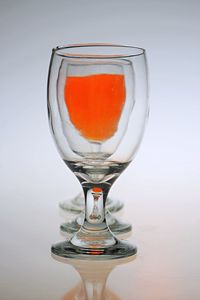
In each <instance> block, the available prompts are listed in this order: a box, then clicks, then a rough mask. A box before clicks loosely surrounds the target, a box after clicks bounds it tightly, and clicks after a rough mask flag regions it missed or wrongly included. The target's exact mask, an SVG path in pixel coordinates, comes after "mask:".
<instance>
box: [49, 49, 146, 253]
mask: <svg viewBox="0 0 200 300" xmlns="http://www.w3.org/2000/svg"><path fill="white" fill-rule="evenodd" d="M147 85H148V83H147V65H146V57H145V50H144V49H142V48H138V47H132V46H124V45H113V44H81V45H71V46H63V47H57V48H55V49H53V52H52V56H51V61H50V68H49V76H48V113H49V122H50V127H51V130H52V133H53V137H54V140H55V143H56V145H57V147H58V150H59V152H60V155H61V157H62V159H63V160H64V162H65V163H66V165H67V166H68V167H69V168H70V169H71V170H72V172H73V173H74V174H75V175H76V177H77V178H78V180H79V181H80V183H81V185H82V188H83V192H84V195H85V216H84V222H83V225H82V226H81V228H80V230H79V231H78V232H77V233H76V234H75V235H74V236H73V237H72V238H71V240H70V241H64V242H61V243H58V244H55V245H53V246H52V252H53V253H54V254H56V255H58V256H63V257H75V258H81V259H84V258H86V259H88V258H90V259H91V258H93V259H97V258H98V259H110V258H119V257H125V256H130V255H133V254H135V253H136V251H137V250H136V247H135V246H133V245H130V244H128V243H125V242H121V241H119V240H118V239H117V238H116V237H115V236H114V235H113V234H112V232H111V231H110V230H109V228H108V226H107V224H106V218H105V215H106V214H105V204H106V199H107V195H108V192H109V190H110V188H111V186H112V184H113V183H114V181H115V180H116V179H117V178H118V177H119V175H120V174H121V173H122V172H123V171H124V170H125V168H126V167H127V166H128V165H129V163H130V162H131V161H132V160H133V158H134V155H135V153H136V151H137V149H138V147H139V145H140V142H141V139H142V136H143V132H144V128H145V124H146V120H147V117H148V112H149V108H148V100H147V87H148V86H147Z"/></svg>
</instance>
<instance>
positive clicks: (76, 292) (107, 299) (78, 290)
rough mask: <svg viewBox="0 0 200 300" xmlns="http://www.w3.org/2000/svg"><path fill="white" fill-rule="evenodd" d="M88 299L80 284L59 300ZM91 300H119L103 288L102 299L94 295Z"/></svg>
mask: <svg viewBox="0 0 200 300" xmlns="http://www.w3.org/2000/svg"><path fill="white" fill-rule="evenodd" d="M89 299H90V298H85V288H84V285H83V284H82V283H80V284H78V285H77V286H75V287H74V288H73V289H71V290H70V291H69V292H67V293H66V294H65V295H64V296H63V297H62V298H61V300H89ZM92 299H93V300H97V299H100V300H121V299H120V298H119V297H118V296H117V295H116V294H115V293H114V292H113V291H112V290H110V289H109V288H105V291H104V298H97V297H96V296H95V295H94V296H93V298H92Z"/></svg>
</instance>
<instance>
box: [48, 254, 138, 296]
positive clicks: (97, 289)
mask: <svg viewBox="0 0 200 300" xmlns="http://www.w3.org/2000/svg"><path fill="white" fill-rule="evenodd" d="M52 257H53V258H54V259H56V260H57V261H59V262H62V263H66V264H69V265H72V266H73V267H74V268H75V269H76V270H77V271H78V273H79V274H80V276H81V279H82V284H79V285H77V286H76V287H75V288H74V289H73V290H71V291H70V292H68V293H67V294H66V295H65V296H64V298H62V299H61V300H68V299H77V300H86V299H87V300H102V299H105V300H120V298H119V297H118V296H117V295H116V294H115V293H114V291H111V290H110V289H108V288H107V287H106V281H107V279H108V276H109V274H110V273H111V272H112V270H113V269H114V268H115V267H117V266H118V265H123V264H127V263H129V262H131V261H133V260H134V259H135V258H136V255H133V256H130V257H126V258H121V259H114V260H109V261H108V260H106V261H93V260H87V261H86V260H75V259H69V258H60V257H59V258H58V256H57V255H54V254H52ZM118 284H121V280H119V283H118ZM122 284H123V283H122ZM70 297H71V298H70Z"/></svg>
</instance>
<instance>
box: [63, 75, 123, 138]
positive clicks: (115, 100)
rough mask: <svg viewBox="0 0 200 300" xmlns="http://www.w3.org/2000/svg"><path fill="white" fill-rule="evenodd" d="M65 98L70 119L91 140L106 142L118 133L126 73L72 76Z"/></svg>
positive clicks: (67, 85)
mask: <svg viewBox="0 0 200 300" xmlns="http://www.w3.org/2000/svg"><path fill="white" fill-rule="evenodd" d="M64 97H65V103H66V106H67V109H68V112H69V117H70V121H71V122H72V124H73V125H74V126H75V128H76V129H77V130H78V131H79V132H80V134H81V135H82V136H83V137H84V138H86V139H88V140H90V141H94V142H102V141H105V140H107V139H109V138H110V137H112V136H113V135H114V134H115V132H116V130H117V127H118V122H119V119H120V116H121V113H122V110H123V106H124V103H125V80H124V75H122V74H94V75H87V76H69V77H67V78H66V81H65V88H64Z"/></svg>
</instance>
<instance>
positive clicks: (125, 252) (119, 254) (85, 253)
mask: <svg viewBox="0 0 200 300" xmlns="http://www.w3.org/2000/svg"><path fill="white" fill-rule="evenodd" d="M51 252H52V253H53V254H54V255H56V256H59V257H64V258H74V259H81V260H110V259H118V258H123V257H128V256H132V255H135V254H136V253H137V248H136V246H134V245H131V244H128V243H125V242H121V241H119V240H117V239H116V243H115V244H114V245H112V246H109V247H107V248H106V247H105V248H100V247H99V248H97V247H93V248H83V247H79V246H75V245H73V244H72V243H71V241H64V242H60V243H57V244H55V245H53V246H52V248H51Z"/></svg>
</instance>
